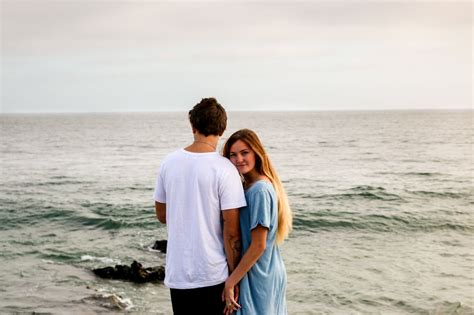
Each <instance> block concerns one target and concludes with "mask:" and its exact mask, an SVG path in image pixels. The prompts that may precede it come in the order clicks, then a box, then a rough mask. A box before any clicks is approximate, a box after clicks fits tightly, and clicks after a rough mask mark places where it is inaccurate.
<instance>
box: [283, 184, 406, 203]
mask: <svg viewBox="0 0 474 315" xmlns="http://www.w3.org/2000/svg"><path fill="white" fill-rule="evenodd" d="M291 196H295V197H301V198H304V199H328V200H337V201H343V200H354V199H365V200H381V201H399V202H403V201H405V200H404V199H403V198H402V197H401V196H400V195H398V194H395V193H389V192H387V191H386V189H385V188H383V187H375V186H356V187H353V188H350V189H348V190H346V191H345V192H342V193H336V194H323V195H313V194H292V195H291Z"/></svg>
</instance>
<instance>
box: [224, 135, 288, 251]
mask: <svg viewBox="0 0 474 315" xmlns="http://www.w3.org/2000/svg"><path fill="white" fill-rule="evenodd" d="M238 140H241V141H243V142H245V143H246V144H247V145H248V146H249V147H250V149H252V151H253V152H255V169H256V170H257V171H258V173H259V174H261V175H265V176H266V177H268V179H270V181H271V182H272V185H273V187H274V188H275V191H276V194H277V199H278V230H277V235H276V241H277V243H278V244H281V243H283V241H284V240H285V238H287V237H288V234H289V233H290V232H291V229H292V228H293V222H292V214H291V208H290V205H289V203H288V197H287V195H286V192H285V189H284V188H283V185H282V184H281V181H280V178H279V177H278V174H277V172H276V171H275V168H274V167H273V165H272V163H271V162H270V159H269V158H268V155H267V153H266V152H265V148H264V147H263V145H262V142H261V141H260V139H259V138H258V136H257V134H256V133H255V132H253V131H252V130H250V129H241V130H238V131H236V132H234V133H233V134H232V135H231V136H230V137H229V139H228V140H227V141H226V143H225V145H224V149H223V152H222V155H224V156H225V157H226V158H228V159H229V158H230V148H231V147H232V145H233V144H234V143H235V142H237V141H238Z"/></svg>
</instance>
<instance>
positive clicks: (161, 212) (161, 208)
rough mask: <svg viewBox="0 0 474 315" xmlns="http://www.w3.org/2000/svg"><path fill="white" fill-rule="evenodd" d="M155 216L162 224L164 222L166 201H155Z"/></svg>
mask: <svg viewBox="0 0 474 315" xmlns="http://www.w3.org/2000/svg"><path fill="white" fill-rule="evenodd" d="M155 211H156V218H157V219H158V221H160V222H161V223H163V224H166V203H161V202H158V201H155Z"/></svg>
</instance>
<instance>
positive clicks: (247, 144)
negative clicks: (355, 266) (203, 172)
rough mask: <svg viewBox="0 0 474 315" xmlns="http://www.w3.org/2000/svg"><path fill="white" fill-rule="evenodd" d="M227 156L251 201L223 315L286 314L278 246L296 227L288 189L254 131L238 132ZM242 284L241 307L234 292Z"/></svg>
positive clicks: (242, 222) (227, 147)
mask: <svg viewBox="0 0 474 315" xmlns="http://www.w3.org/2000/svg"><path fill="white" fill-rule="evenodd" d="M223 155H224V156H225V157H227V158H228V159H230V161H231V162H232V163H233V164H234V165H235V166H236V167H237V169H238V171H239V173H240V174H241V175H242V177H243V179H244V182H243V185H244V189H245V199H246V200H247V207H244V208H241V209H240V228H241V231H242V253H243V256H242V259H241V260H240V263H239V265H238V266H237V267H236V268H235V269H234V271H233V272H232V274H231V275H230V276H229V278H228V279H227V280H226V283H225V289H224V293H223V295H224V298H225V301H226V308H225V310H224V313H226V314H230V313H232V312H233V311H235V310H237V313H238V314H242V315H246V314H259V315H261V314H272V315H279V314H286V313H287V311H286V298H285V293H286V271H285V266H284V264H283V260H282V258H281V255H280V250H279V248H278V246H277V244H281V243H282V242H283V240H284V239H285V238H286V237H287V236H288V233H289V232H290V230H291V227H292V218H291V209H290V207H289V205H288V201H287V198H286V193H285V190H284V189H283V186H282V184H281V182H280V179H279V177H278V175H277V173H276V171H275V169H274V168H273V166H272V164H271V162H270V160H269V158H268V155H267V153H266V152H265V149H264V148H263V145H262V143H261V142H260V140H259V138H258V137H257V135H256V134H255V132H253V131H251V130H249V129H242V130H239V131H237V132H235V133H234V134H233V135H232V136H230V138H229V139H228V140H227V142H226V144H225V145H224V150H223ZM239 282H240V305H239V304H238V303H237V301H236V300H235V295H236V294H235V293H236V292H234V287H235V286H236V285H237V284H239Z"/></svg>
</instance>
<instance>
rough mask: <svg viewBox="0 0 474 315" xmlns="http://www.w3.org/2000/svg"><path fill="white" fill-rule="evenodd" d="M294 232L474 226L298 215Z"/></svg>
mask: <svg viewBox="0 0 474 315" xmlns="http://www.w3.org/2000/svg"><path fill="white" fill-rule="evenodd" d="M293 227H294V229H295V230H296V231H297V230H301V231H311V232H319V231H331V230H347V229H349V230H368V231H376V232H403V231H423V232H433V231H438V230H451V231H460V232H474V225H473V224H469V223H467V222H451V221H443V220H441V219H433V218H425V217H415V216H399V215H380V214H368V215H360V214H357V213H346V214H344V215H341V213H336V214H330V213H328V212H324V213H323V214H314V215H308V214H305V215H295V217H294V218H293Z"/></svg>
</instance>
